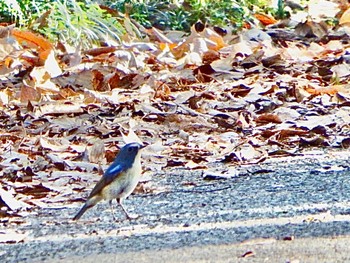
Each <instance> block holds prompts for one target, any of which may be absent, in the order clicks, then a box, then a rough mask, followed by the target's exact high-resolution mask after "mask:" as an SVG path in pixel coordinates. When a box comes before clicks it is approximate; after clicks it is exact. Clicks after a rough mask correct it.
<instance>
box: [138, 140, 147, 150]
mask: <svg viewBox="0 0 350 263" xmlns="http://www.w3.org/2000/svg"><path fill="white" fill-rule="evenodd" d="M146 146H148V143H147V142H145V143H142V144H141V147H140V150H141V149H143V148H145V147H146Z"/></svg>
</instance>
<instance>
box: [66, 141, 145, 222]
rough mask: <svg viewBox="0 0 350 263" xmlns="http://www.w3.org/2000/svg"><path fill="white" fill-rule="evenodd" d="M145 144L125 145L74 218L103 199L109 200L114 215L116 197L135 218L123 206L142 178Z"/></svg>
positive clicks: (130, 217)
mask: <svg viewBox="0 0 350 263" xmlns="http://www.w3.org/2000/svg"><path fill="white" fill-rule="evenodd" d="M144 147H145V145H143V144H140V143H138V142H132V143H128V144H126V145H124V146H123V147H122V148H121V149H120V151H119V153H118V155H117V156H116V158H115V160H114V161H113V163H112V164H111V165H110V166H109V167H108V169H107V170H106V171H105V173H104V174H103V176H102V178H101V179H100V181H99V182H98V183H97V184H96V186H95V187H94V188H93V189H92V191H91V193H90V195H89V197H88V199H87V200H86V202H85V204H84V205H83V207H82V208H81V209H80V210H79V212H78V213H77V214H76V216H75V217H74V218H73V220H78V219H79V218H80V217H81V216H82V215H83V214H84V213H85V212H86V211H87V210H88V209H90V208H92V207H93V206H95V205H96V204H97V203H98V202H100V201H101V200H108V201H109V204H110V206H111V210H112V215H113V218H114V220H116V217H115V215H114V211H113V206H112V200H113V199H116V200H117V202H118V204H119V205H120V206H121V208H122V210H123V211H124V213H125V215H126V217H127V218H128V219H134V217H132V216H131V215H129V214H128V212H127V211H126V209H125V207H124V206H123V203H122V202H123V200H124V199H125V198H127V197H128V196H129V195H130V194H131V193H132V192H133V191H134V189H135V187H136V185H137V184H138V182H139V180H140V178H141V172H142V169H141V149H143V148H144Z"/></svg>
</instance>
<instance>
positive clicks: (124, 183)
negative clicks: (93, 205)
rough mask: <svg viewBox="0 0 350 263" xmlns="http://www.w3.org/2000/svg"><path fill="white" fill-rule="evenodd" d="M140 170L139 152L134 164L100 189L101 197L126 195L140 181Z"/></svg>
mask: <svg viewBox="0 0 350 263" xmlns="http://www.w3.org/2000/svg"><path fill="white" fill-rule="evenodd" d="M141 172H142V169H141V153H138V154H137V155H136V157H135V161H134V165H133V166H132V167H131V168H130V169H128V170H127V171H125V172H124V173H123V174H122V175H120V176H118V177H117V178H116V179H115V180H114V181H113V182H112V183H110V184H109V185H108V186H106V187H105V188H104V189H103V190H102V196H103V198H104V199H106V200H111V199H115V198H118V199H124V198H126V197H128V196H129V195H130V194H131V193H132V192H133V191H134V189H135V187H136V185H137V184H138V182H139V181H140V178H141Z"/></svg>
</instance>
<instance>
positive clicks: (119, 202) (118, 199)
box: [117, 198, 139, 220]
mask: <svg viewBox="0 0 350 263" xmlns="http://www.w3.org/2000/svg"><path fill="white" fill-rule="evenodd" d="M117 202H118V204H119V205H120V206H121V208H122V209H123V211H124V213H125V215H126V217H127V218H128V219H129V220H131V219H136V218H138V217H139V216H138V215H130V214H129V213H128V212H127V211H126V209H125V207H124V206H123V203H122V199H120V198H117Z"/></svg>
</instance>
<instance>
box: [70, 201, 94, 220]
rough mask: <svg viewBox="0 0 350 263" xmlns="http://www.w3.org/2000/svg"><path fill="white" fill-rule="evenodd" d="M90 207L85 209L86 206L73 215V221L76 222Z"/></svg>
mask: <svg viewBox="0 0 350 263" xmlns="http://www.w3.org/2000/svg"><path fill="white" fill-rule="evenodd" d="M89 208H90V207H87V206H86V204H85V205H84V206H83V207H82V208H81V209H80V210H79V212H78V214H76V215H75V217H74V218H73V220H78V219H79V218H80V217H81V216H82V215H83V214H84V213H85V211H86V210H88V209H89Z"/></svg>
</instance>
